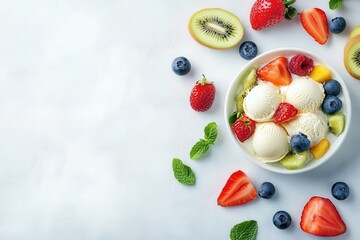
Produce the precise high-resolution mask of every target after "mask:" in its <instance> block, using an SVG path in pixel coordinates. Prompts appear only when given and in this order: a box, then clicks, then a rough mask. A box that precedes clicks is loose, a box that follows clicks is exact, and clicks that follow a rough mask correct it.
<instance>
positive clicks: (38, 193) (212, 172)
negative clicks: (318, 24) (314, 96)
mask: <svg viewBox="0 0 360 240" xmlns="http://www.w3.org/2000/svg"><path fill="white" fill-rule="evenodd" d="M327 2H328V1H327V0H323V1H301V0H299V1H298V2H297V3H296V4H295V7H296V8H297V9H298V10H300V11H301V10H302V9H305V8H308V7H321V8H322V9H324V10H325V11H326V13H327V14H328V19H329V20H330V19H332V18H333V17H336V16H343V17H345V18H346V20H347V23H348V24H347V28H346V30H345V32H344V33H342V34H339V35H334V34H332V35H331V36H330V39H329V41H328V43H327V44H326V45H325V46H320V45H319V44H317V43H316V42H315V41H314V40H312V39H311V37H310V36H309V35H307V33H305V31H304V29H303V28H302V26H301V24H300V22H299V19H296V20H294V21H292V22H285V21H284V22H282V23H281V24H279V25H278V26H276V27H273V28H269V29H267V30H263V31H260V32H256V31H254V30H252V29H251V27H250V22H249V11H250V8H251V5H252V3H253V1H250V0H239V1H230V0H226V1H215V0H207V1H194V0H181V1H180V0H176V1H165V0H152V1H146V0H133V1H130V0H129V1H125V0H120V1H119V0H116V1H115V0H109V1H100V0H99V1H95V0H90V1H85V0H72V1H71V0H64V1H58V0H56V1H45V0H34V1H20V0H12V1H3V2H2V4H1V8H0V31H1V37H0V116H1V117H0V239H5V240H7V239H11V240H13V239H14V240H15V239H16V240H17V239H26V240H33V239H34V240H35V239H36V240H41V239H50V240H60V239H61V240H62V239H66V240H72V239H76V240H77V239H79V240H80V239H101V240H107V239H109V240H111V239H126V240H134V239H174V240H175V239H179V240H183V239H214V240H219V239H229V232H230V229H231V227H232V226H233V225H235V224H237V223H240V222H242V221H244V220H249V219H255V220H257V221H258V224H259V231H258V235H257V239H258V240H268V239H270V240H272V239H285V240H293V239H306V240H308V239H309V240H311V239H318V238H317V237H314V236H311V235H309V234H306V233H304V232H302V230H301V229H300V227H299V222H300V216H301V211H302V208H303V206H304V204H305V203H306V202H307V200H308V199H309V198H310V197H311V196H313V195H319V196H323V197H327V198H330V199H331V200H332V201H333V203H334V204H335V205H336V207H337V209H338V210H339V212H340V214H341V216H342V217H343V220H344V221H345V223H346V224H347V226H348V231H347V233H346V234H345V235H343V236H341V237H338V238H329V239H341V240H343V239H354V240H355V239H356V240H357V239H360V228H359V227H358V223H359V221H360V215H359V210H360V207H359V204H360V191H359V187H358V183H359V180H360V174H359V170H360V153H359V150H358V149H359V142H360V128H359V125H358V120H357V119H359V118H360V113H359V110H360V94H359V91H360V81H358V80H355V79H354V78H352V77H350V75H349V74H348V73H347V72H346V70H345V67H344V64H343V48H344V45H345V43H346V41H347V35H348V34H349V32H350V31H351V29H352V28H353V27H355V26H356V25H359V24H360V15H359V12H360V3H359V2H358V0H344V8H343V9H342V10H336V11H331V10H330V9H329V8H328V6H327ZM207 7H221V8H224V9H227V10H229V11H231V12H233V13H234V14H236V15H237V16H239V18H240V19H241V20H242V22H243V24H244V27H245V31H246V33H245V36H244V40H253V41H254V42H256V43H257V45H258V47H259V53H263V52H266V51H268V50H272V49H275V48H280V47H296V48H303V49H305V50H309V51H313V52H314V53H316V54H318V55H319V56H320V57H322V58H323V59H327V60H328V62H329V64H331V65H332V66H333V67H335V68H336V69H337V70H338V72H339V73H340V74H341V75H342V76H343V78H344V80H345V82H346V84H347V86H348V88H349V90H350V94H351V98H352V106H353V119H352V123H353V124H352V126H351V130H350V133H349V135H348V137H347V139H346V140H345V142H344V145H343V146H342V147H341V148H340V150H339V151H338V152H337V153H336V155H335V156H334V157H333V159H332V160H331V161H329V162H327V163H326V164H324V165H322V166H321V167H320V168H318V169H315V170H312V171H310V172H308V173H303V174H297V175H281V174H276V173H272V172H268V171H265V170H263V169H260V168H259V167H257V166H256V165H254V164H252V163H250V162H249V161H247V160H246V159H244V157H242V155H241V151H240V150H239V149H238V148H237V147H236V145H235V144H234V142H233V141H232V140H231V139H230V138H229V136H228V133H227V132H226V129H225V120H224V116H223V110H224V100H225V94H226V91H227V88H228V86H229V84H230V82H231V81H232V79H233V77H234V76H235V74H236V73H237V72H238V71H239V69H240V68H241V67H242V66H244V65H245V64H246V62H247V61H245V60H243V59H242V58H241V57H240V56H239V53H238V46H237V47H235V48H233V49H230V50H223V51H218V50H212V49H208V48H206V47H203V46H201V45H199V44H198V43H196V42H195V41H194V40H193V39H192V38H191V36H190V35H189V33H188V30H187V23H188V20H189V17H190V16H191V14H192V13H194V12H196V11H197V10H199V9H202V8H207ZM177 56H186V57H187V58H188V59H189V60H190V61H191V63H192V71H191V73H190V74H189V75H187V76H183V77H179V76H177V75H175V74H174V73H173V72H172V71H171V67H170V66H171V62H172V60H173V59H174V58H175V57H177ZM202 73H204V74H206V76H207V77H208V79H210V80H212V81H213V82H214V83H215V85H216V89H217V93H216V99H215V102H214V105H213V107H212V108H211V110H209V111H208V112H205V113H198V112H195V111H193V110H192V109H191V108H190V106H189V100H188V99H189V94H190V91H191V88H192V87H193V85H194V83H195V81H196V80H198V79H199V78H201V74H202ZM211 121H215V122H217V123H218V125H219V137H218V139H217V142H216V144H215V146H213V147H212V149H211V150H210V153H209V154H208V155H207V156H206V157H204V158H203V159H201V160H199V161H193V160H190V158H189V151H190V148H191V146H192V145H193V144H194V143H195V142H196V141H197V140H198V139H199V138H201V137H202V136H203V128H204V126H205V125H206V124H207V123H209V122H211ZM174 157H177V158H180V159H182V160H183V162H184V163H186V164H187V165H189V166H190V167H191V168H192V169H193V170H194V171H195V173H196V176H197V182H196V185H195V186H193V187H186V186H183V185H181V184H179V183H178V182H177V181H176V180H175V179H174V176H173V172H172V168H171V161H172V159H173V158H174ZM239 169H241V170H243V171H244V172H246V173H247V174H248V176H249V177H250V178H251V180H252V181H253V183H254V185H255V186H256V187H257V188H258V187H259V186H260V184H261V183H262V182H264V181H270V182H272V183H273V184H274V185H275V187H276V189H277V192H276V196H275V197H274V198H273V199H270V200H265V199H261V198H258V199H257V200H256V201H253V202H251V203H249V204H247V205H243V206H239V207H233V208H222V207H219V206H217V204H216V199H217V197H218V195H219V193H220V191H221V189H222V187H223V186H224V184H225V182H226V180H227V179H228V177H229V176H230V174H231V173H233V172H234V171H236V170H239ZM336 181H345V182H346V183H348V185H349V186H350V189H351V195H350V197H349V198H348V199H347V200H345V201H338V200H336V199H334V198H333V197H332V196H331V191H330V188H331V186H332V184H333V183H335V182H336ZM278 210H286V211H288V212H289V213H290V214H291V216H292V219H293V223H292V225H291V227H290V228H289V229H287V230H278V229H277V228H275V226H274V225H273V224H272V216H273V214H274V213H275V212H276V211H278Z"/></svg>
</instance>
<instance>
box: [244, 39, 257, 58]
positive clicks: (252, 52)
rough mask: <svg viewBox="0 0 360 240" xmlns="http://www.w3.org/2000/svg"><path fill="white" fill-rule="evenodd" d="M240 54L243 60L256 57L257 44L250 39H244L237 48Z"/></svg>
mask: <svg viewBox="0 0 360 240" xmlns="http://www.w3.org/2000/svg"><path fill="white" fill-rule="evenodd" d="M239 53H240V56H241V57H242V58H243V59H245V60H251V59H253V58H254V57H256V55H257V53H258V49H257V46H256V44H255V43H254V42H252V41H245V42H243V43H242V44H241V45H240V48H239Z"/></svg>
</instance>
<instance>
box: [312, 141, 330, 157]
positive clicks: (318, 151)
mask: <svg viewBox="0 0 360 240" xmlns="http://www.w3.org/2000/svg"><path fill="white" fill-rule="evenodd" d="M329 148H330V142H329V140H327V139H326V138H324V139H321V141H320V142H319V143H318V144H316V145H315V146H313V147H312V148H310V153H311V154H312V155H313V157H314V158H315V159H319V158H322V157H323V156H324V155H325V153H326V152H327V151H328V150H329Z"/></svg>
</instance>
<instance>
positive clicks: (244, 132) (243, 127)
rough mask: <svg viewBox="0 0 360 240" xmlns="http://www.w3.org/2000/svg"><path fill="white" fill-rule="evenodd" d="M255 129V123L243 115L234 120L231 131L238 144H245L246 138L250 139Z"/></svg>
mask: <svg viewBox="0 0 360 240" xmlns="http://www.w3.org/2000/svg"><path fill="white" fill-rule="evenodd" d="M255 127H256V124H255V122H254V121H253V120H252V119H250V118H248V117H247V116H245V115H244V114H243V115H242V116H241V117H239V118H238V119H237V120H236V122H235V123H234V125H233V126H232V129H233V131H234V132H235V135H236V137H237V138H238V139H239V140H240V142H245V141H246V140H247V139H248V138H250V137H251V135H253V133H254V132H255Z"/></svg>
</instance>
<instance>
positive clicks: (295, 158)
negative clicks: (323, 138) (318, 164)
mask: <svg viewBox="0 0 360 240" xmlns="http://www.w3.org/2000/svg"><path fill="white" fill-rule="evenodd" d="M307 160H308V152H307V151H305V152H300V153H295V152H290V153H288V154H287V155H286V156H285V157H284V158H283V159H281V160H280V161H279V163H280V164H281V165H282V166H283V167H284V168H286V169H289V170H295V169H299V168H302V167H303V166H304V165H305V164H306V162H307Z"/></svg>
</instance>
